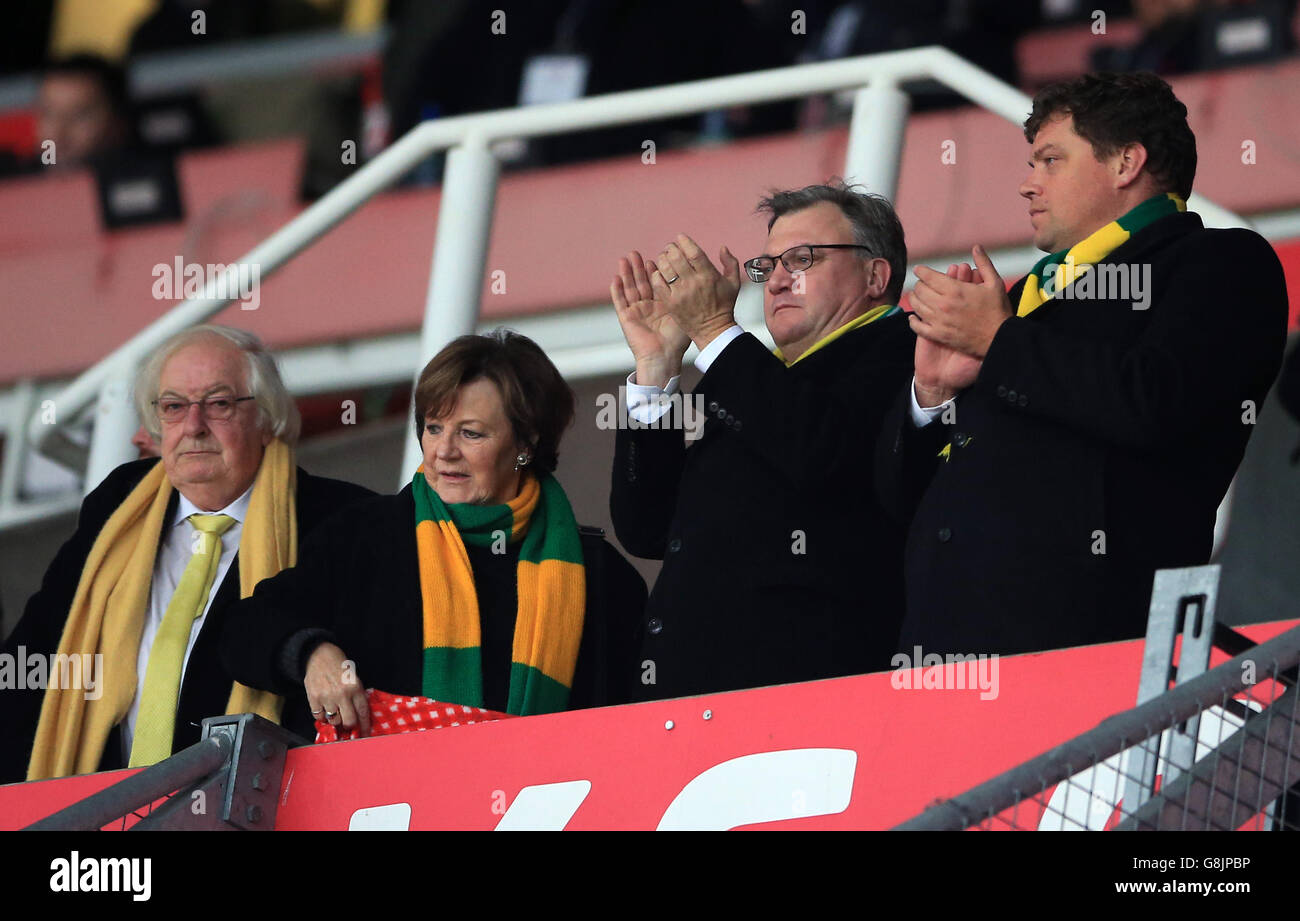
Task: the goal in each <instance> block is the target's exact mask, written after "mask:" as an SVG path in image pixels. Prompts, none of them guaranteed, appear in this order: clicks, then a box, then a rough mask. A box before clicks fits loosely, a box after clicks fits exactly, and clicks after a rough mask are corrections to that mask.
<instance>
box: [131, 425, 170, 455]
mask: <svg viewBox="0 0 1300 921" xmlns="http://www.w3.org/2000/svg"><path fill="white" fill-rule="evenodd" d="M131 444H132V445H133V446H134V447H135V449H136V450H137V451H139V452H140V456H139V458H137V460H143V459H144V458H146V457H162V446H161V445H159V444H158V442H157V441H156V440H155V439H154V437H153V436H152V435H150V434H149V430H148V429H147V428H145V427H144V426H143V425H141V426H140V427H139V428H138V429H136V430H135V434H134V435H132V436H131Z"/></svg>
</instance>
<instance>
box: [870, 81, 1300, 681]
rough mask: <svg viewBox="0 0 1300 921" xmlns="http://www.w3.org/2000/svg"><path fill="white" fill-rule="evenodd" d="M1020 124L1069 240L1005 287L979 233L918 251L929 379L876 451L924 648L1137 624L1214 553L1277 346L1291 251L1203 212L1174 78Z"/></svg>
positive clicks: (1036, 174)
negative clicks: (943, 251) (1171, 573)
mask: <svg viewBox="0 0 1300 921" xmlns="http://www.w3.org/2000/svg"><path fill="white" fill-rule="evenodd" d="M1025 137H1026V138H1027V139H1028V141H1029V143H1030V148H1029V151H1028V153H1029V157H1030V161H1029V167H1030V168H1029V175H1028V178H1027V179H1026V180H1025V182H1024V184H1023V185H1021V187H1020V194H1021V195H1022V196H1023V197H1024V198H1025V199H1026V201H1027V202H1028V210H1029V220H1030V223H1031V225H1032V226H1033V231H1034V244H1035V245H1036V246H1037V247H1038V248H1039V249H1041V250H1044V251H1045V252H1047V253H1050V254H1052V255H1050V256H1048V257H1046V258H1045V259H1044V260H1042V261H1041V262H1040V263H1039V265H1038V266H1036V267H1035V271H1034V272H1033V273H1031V275H1030V276H1029V277H1027V278H1026V279H1022V280H1021V281H1020V282H1018V283H1017V284H1016V285H1014V286H1013V287H1012V288H1011V291H1010V293H1009V294H1008V293H1007V292H1006V291H1005V290H1004V285H1003V282H1002V279H1001V278H1000V277H998V274H997V271H996V270H995V269H994V267H993V265H992V263H991V262H990V261H989V259H988V256H987V254H986V253H985V252H984V250H983V249H982V248H980V247H978V246H977V247H975V249H974V250H973V255H974V258H975V263H976V267H975V268H974V269H972V268H971V267H969V266H953V267H950V269H949V272H948V274H946V275H945V274H940V273H939V272H935V271H933V270H931V269H927V268H919V269H917V275H918V276H919V278H920V281H919V283H918V284H917V286H916V288H915V289H914V290H913V293H912V303H913V305H914V307H915V312H914V314H913V315H912V316H911V317H910V321H911V323H912V328H913V330H915V332H916V334H917V336H918V339H917V344H916V357H915V365H916V374H915V378H914V386H913V385H908V386H907V387H906V388H904V389H903V390H902V392H901V393H900V394H899V398H898V401H897V403H896V405H895V407H894V409H893V411H892V414H891V418H890V420H889V422H888V423H887V425H886V428H885V430H884V431H883V432H882V440H881V444H880V449H881V456H882V460H881V462H880V463H879V464H878V470H880V471H881V473H882V474H883V476H882V480H881V484H880V485H881V494H882V497H885V498H887V499H889V500H891V501H893V500H899V501H898V504H897V511H898V512H899V514H900V515H902V516H904V517H909V516H910V520H911V528H910V532H909V535H908V542H907V561H906V578H907V616H906V620H905V623H904V628H903V633H902V637H901V640H900V646H901V648H902V650H903V651H904V652H905V653H907V654H908V655H909V656H911V655H913V650H914V647H915V646H920V647H921V649H922V654H924V655H928V654H930V653H938V654H940V655H946V654H965V655H969V654H977V653H999V654H1009V653H1020V652H1026V651H1031V650H1041V649H1052V648H1059V647H1066V646H1078V645H1084V644H1091V643H1101V642H1108V641H1113V640H1120V639H1127V638H1134V637H1138V636H1141V635H1143V633H1144V632H1145V629H1146V621H1147V612H1148V607H1149V600H1150V594H1151V585H1152V579H1153V574H1154V572H1155V570H1157V569H1162V568H1169V567H1181V566H1191V565H1196V564H1201V563H1204V562H1206V561H1207V560H1208V558H1209V555H1210V549H1211V542H1212V538H1213V530H1214V520H1215V512H1216V509H1217V507H1218V505H1219V502H1220V501H1221V500H1222V498H1223V495H1224V492H1225V491H1226V490H1227V488H1228V484H1229V483H1230V481H1231V479H1232V476H1233V473H1234V471H1235V470H1236V469H1237V465H1238V463H1239V462H1240V461H1241V458H1242V454H1243V453H1244V451H1245V448H1246V442H1247V440H1248V439H1249V438H1250V434H1251V431H1252V428H1253V423H1254V421H1255V414H1256V413H1257V412H1258V410H1259V408H1260V407H1261V405H1262V403H1263V400H1264V396H1265V394H1266V393H1267V391H1268V388H1269V385H1270V383H1271V382H1272V380H1273V378H1274V376H1275V375H1276V373H1277V370H1278V367H1279V363H1280V362H1281V358H1282V349H1283V344H1284V340H1285V336H1286V327H1287V295H1286V287H1285V283H1284V280H1283V276H1282V268H1281V266H1280V264H1279V262H1278V259H1277V256H1276V254H1275V253H1274V252H1273V250H1272V248H1271V247H1270V246H1269V244H1268V243H1267V242H1266V241H1265V240H1264V239H1263V238H1262V237H1260V236H1259V235H1258V234H1256V233H1254V232H1252V231H1249V230H1242V229H1231V230H1207V229H1205V227H1204V226H1203V225H1202V223H1201V219H1200V218H1199V217H1198V216H1197V215H1195V214H1193V213H1190V212H1187V211H1186V210H1185V204H1184V202H1185V199H1186V198H1187V196H1188V195H1189V194H1190V193H1191V188H1192V179H1193V177H1194V175H1195V171H1196V142H1195V138H1194V137H1193V135H1192V132H1191V130H1190V128H1188V125H1187V109H1186V107H1185V106H1184V105H1183V104H1182V103H1181V102H1179V101H1178V99H1177V98H1176V97H1175V96H1174V94H1173V91H1172V90H1171V89H1170V88H1169V86H1168V84H1166V83H1165V82H1164V81H1163V80H1160V79H1159V78H1158V77H1155V76H1154V75H1152V74H1127V75H1114V74H1096V75H1088V76H1084V77H1081V78H1078V79H1076V80H1073V81H1070V82H1067V83H1063V84H1057V85H1054V86H1050V87H1047V88H1045V89H1044V90H1042V91H1041V92H1040V93H1039V94H1038V95H1037V97H1035V99H1034V107H1033V112H1032V114H1031V115H1030V117H1029V119H1028V120H1027V121H1026V122H1025ZM1058 267H1059V268H1058ZM913 664H914V665H919V664H920V663H913Z"/></svg>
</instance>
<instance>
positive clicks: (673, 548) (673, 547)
mask: <svg viewBox="0 0 1300 921" xmlns="http://www.w3.org/2000/svg"><path fill="white" fill-rule="evenodd" d="M680 549H682V542H681V540H680V539H679V538H676V537H674V538H673V539H672V540H670V541H669V542H668V552H669V553H676V552H677V551H678V550H680Z"/></svg>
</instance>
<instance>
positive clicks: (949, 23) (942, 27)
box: [810, 0, 1040, 109]
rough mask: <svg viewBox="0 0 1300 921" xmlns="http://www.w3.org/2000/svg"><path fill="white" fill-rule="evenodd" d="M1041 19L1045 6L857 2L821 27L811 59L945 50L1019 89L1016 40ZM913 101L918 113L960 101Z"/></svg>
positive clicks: (918, 91) (942, 96)
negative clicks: (904, 50)
mask: <svg viewBox="0 0 1300 921" xmlns="http://www.w3.org/2000/svg"><path fill="white" fill-rule="evenodd" d="M1039 16H1040V13H1039V0H910V2H908V3H891V2H886V0H853V2H849V3H839V4H835V5H834V7H833V9H831V10H830V12H829V14H828V15H827V16H826V18H825V21H824V23H819V24H818V27H819V32H818V34H817V38H816V42H815V47H814V50H813V52H812V55H811V59H814V60H832V59H835V58H842V57H857V56H859V55H864V54H878V53H880V52H884V51H896V50H899V49H902V48H918V47H921V46H924V45H942V46H943V47H945V48H948V49H950V50H951V51H954V52H956V53H957V54H959V55H961V56H962V57H964V58H966V60H968V61H970V62H971V63H973V64H977V65H978V66H980V67H982V68H984V69H985V70H987V71H988V72H989V73H991V74H993V75H994V76H995V77H998V78H1000V79H1002V80H1005V81H1006V82H1007V83H1010V84H1012V85H1015V84H1016V83H1017V82H1018V74H1017V70H1016V56H1015V46H1016V40H1017V39H1018V38H1019V37H1020V35H1021V34H1022V33H1024V32H1027V31H1028V30H1029V29H1031V28H1033V27H1034V26H1035V25H1037V24H1038V22H1039ZM811 27H812V23H810V29H811ZM912 97H913V108H915V109H926V108H934V107H936V106H940V105H951V104H953V103H954V102H957V101H959V99H960V97H958V96H957V94H955V93H953V92H951V91H949V90H947V89H944V90H941V91H938V92H936V91H934V90H932V89H922V88H914V89H913V91H912Z"/></svg>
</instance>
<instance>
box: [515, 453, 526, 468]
mask: <svg viewBox="0 0 1300 921" xmlns="http://www.w3.org/2000/svg"><path fill="white" fill-rule="evenodd" d="M527 466H528V455H527V454H524V453H523V452H520V454H519V455H518V456H517V457H516V458H515V469H516V470H518V469H519V468H520V467H527Z"/></svg>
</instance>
